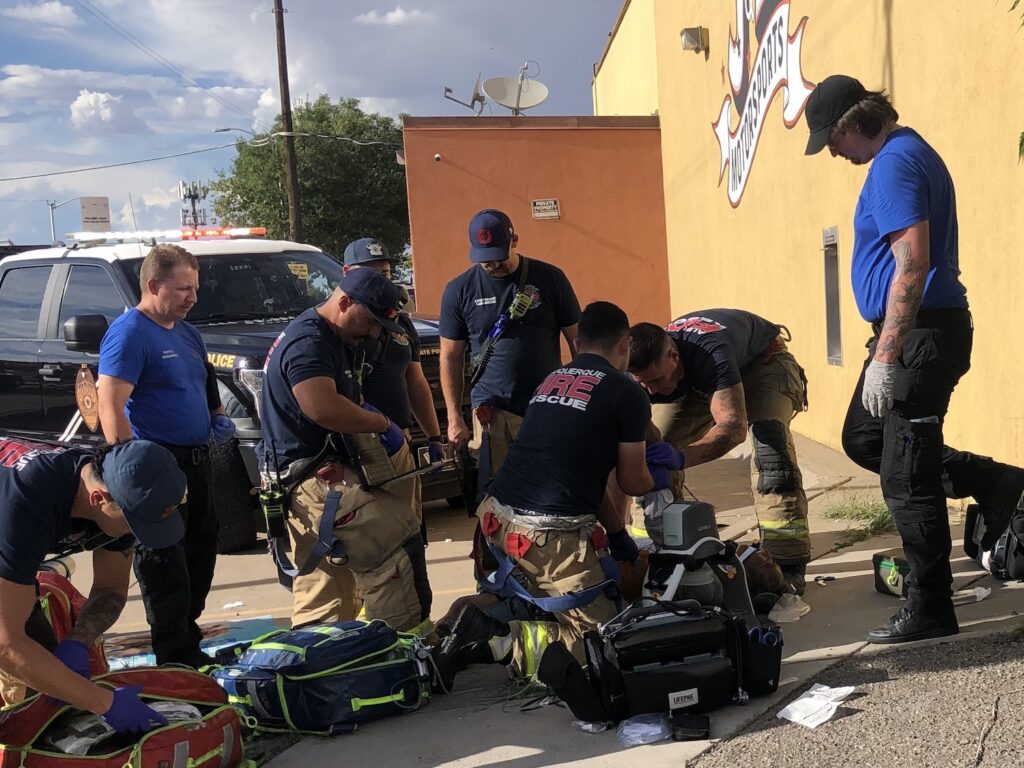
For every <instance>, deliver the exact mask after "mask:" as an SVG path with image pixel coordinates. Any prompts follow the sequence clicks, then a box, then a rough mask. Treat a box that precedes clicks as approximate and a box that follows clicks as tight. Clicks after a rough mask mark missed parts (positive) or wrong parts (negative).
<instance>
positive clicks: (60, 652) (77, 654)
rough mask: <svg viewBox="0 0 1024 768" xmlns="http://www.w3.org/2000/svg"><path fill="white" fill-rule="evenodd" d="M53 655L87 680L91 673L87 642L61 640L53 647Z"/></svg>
mask: <svg viewBox="0 0 1024 768" xmlns="http://www.w3.org/2000/svg"><path fill="white" fill-rule="evenodd" d="M53 655H54V656H56V657H57V658H58V659H60V663H61V664H63V665H64V666H65V667H67V668H68V669H70V670H71V671H72V672H74V673H75V674H77V675H81V676H82V677H84V678H85V679H86V680H88V679H89V678H90V675H89V649H88V648H86V647H85V643H83V642H81V641H79V640H71V639H68V640H61V641H60V643H58V644H57V647H56V648H54V649H53Z"/></svg>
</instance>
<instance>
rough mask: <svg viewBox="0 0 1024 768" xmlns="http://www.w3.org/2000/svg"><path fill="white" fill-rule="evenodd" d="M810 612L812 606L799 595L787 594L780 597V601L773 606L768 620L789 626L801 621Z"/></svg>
mask: <svg viewBox="0 0 1024 768" xmlns="http://www.w3.org/2000/svg"><path fill="white" fill-rule="evenodd" d="M810 611H811V606H809V605H808V604H807V603H805V602H804V601H803V600H801V599H800V597H799V595H794V594H789V593H787V594H785V595H783V596H782V597H780V598H779V601H778V602H777V603H776V604H775V605H774V606H772V609H771V611H770V612H769V613H768V618H769V619H771V620H772V621H776V622H778V623H779V624H787V623H789V622H793V621H799V620H800V617H801V616H805V615H806V614H808V613H810Z"/></svg>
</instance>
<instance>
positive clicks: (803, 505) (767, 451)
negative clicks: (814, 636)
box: [634, 338, 811, 591]
mask: <svg viewBox="0 0 1024 768" xmlns="http://www.w3.org/2000/svg"><path fill="white" fill-rule="evenodd" d="M775 350H776V351H774V353H773V354H771V355H770V357H768V358H767V359H765V360H757V361H755V362H754V363H753V364H751V365H750V366H749V367H748V368H747V369H746V370H745V371H743V373H742V379H743V381H742V384H743V398H744V400H745V402H746V409H747V422H748V424H749V425H750V432H751V435H752V436H753V439H754V455H753V459H752V461H751V490H752V492H753V496H754V512H755V514H756V515H757V526H758V532H759V535H760V540H761V547H762V549H764V550H765V551H766V552H768V553H769V554H770V555H771V556H772V558H773V559H774V560H775V561H776V562H777V563H778V564H779V565H780V566H781V567H782V568H783V569H784V570H785V569H787V568H793V567H796V568H799V567H800V566H801V565H805V564H806V563H807V562H808V561H809V560H810V554H811V539H810V532H809V530H808V527H807V494H806V493H805V492H804V487H803V476H802V475H801V473H800V466H799V464H798V463H797V457H796V449H795V448H794V446H793V435H792V433H791V432H790V422H792V420H793V417H794V416H795V415H796V414H797V413H799V412H801V411H804V410H806V409H807V385H806V381H805V378H804V373H803V369H801V367H800V365H799V364H798V363H797V361H796V358H794V357H793V355H792V354H791V353H790V352H789V351H788V349H787V348H786V344H785V342H784V341H783V340H782V339H781V338H778V339H776V341H775ZM651 421H652V422H653V424H654V426H656V427H657V428H658V429H659V430H660V431H661V434H662V437H663V438H664V439H665V440H667V441H668V442H670V443H671V444H672V445H674V446H675V447H676V448H679V449H682V448H685V447H686V446H688V445H690V444H692V443H694V442H695V441H697V440H699V439H700V438H701V437H703V436H704V435H705V434H707V432H708V431H709V430H710V429H711V428H712V427H713V426H714V425H715V422H714V419H713V418H712V416H711V406H710V403H709V401H708V400H707V399H706V398H703V397H700V396H694V395H689V394H688V395H686V396H685V397H683V398H681V399H680V400H677V401H676V402H674V403H668V404H664V405H660V404H659V405H654V406H652V408H651ZM684 478H685V473H684V472H677V473H675V479H674V480H675V484H676V488H675V491H676V495H677V497H682V496H684V495H686V494H685V493H684V489H683V488H682V483H683V481H684ZM639 517H640V523H641V524H642V521H643V510H642V509H641V510H639ZM636 523H637V521H636V510H635V508H634V524H636ZM799 586H800V591H802V585H799Z"/></svg>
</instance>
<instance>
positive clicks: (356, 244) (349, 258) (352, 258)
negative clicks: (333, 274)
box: [345, 237, 397, 266]
mask: <svg viewBox="0 0 1024 768" xmlns="http://www.w3.org/2000/svg"><path fill="white" fill-rule="evenodd" d="M385 260H386V261H397V259H393V258H391V256H390V255H389V254H388V249H387V247H385V245H384V243H382V242H381V241H380V240H376V239H374V238H372V237H363V238H360V239H359V240H354V241H352V242H351V243H349V244H348V245H347V246H345V264H346V265H347V266H353V265H354V264H365V263H366V262H368V261H385Z"/></svg>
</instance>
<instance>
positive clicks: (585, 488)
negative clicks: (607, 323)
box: [489, 354, 651, 517]
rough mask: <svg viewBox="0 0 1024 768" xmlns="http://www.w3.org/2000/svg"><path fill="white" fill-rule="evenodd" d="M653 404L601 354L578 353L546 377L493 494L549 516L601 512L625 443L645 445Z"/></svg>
mask: <svg viewBox="0 0 1024 768" xmlns="http://www.w3.org/2000/svg"><path fill="white" fill-rule="evenodd" d="M650 418H651V405H650V402H649V400H648V399H647V393H645V392H644V391H643V390H642V389H641V388H640V386H639V385H638V384H637V383H636V382H635V381H634V380H633V378H632V377H631V376H629V375H627V374H625V373H622V372H620V371H618V370H617V369H616V368H614V367H613V366H612V365H611V363H609V362H608V361H607V360H606V359H604V358H603V357H601V356H600V355H592V354H585V355H579V356H578V357H577V358H576V359H575V360H573V361H572V362H571V363H570V364H569V365H567V366H565V367H563V368H559V369H558V370H555V371H552V372H551V373H550V374H549V375H548V376H547V378H545V379H544V380H543V381H542V382H541V384H540V386H539V387H537V391H536V393H535V394H534V396H533V398H532V399H531V400H530V405H529V407H528V408H527V409H526V417H525V418H524V419H523V425H522V427H520V429H519V435H518V436H517V437H516V441H515V442H514V443H512V446H511V447H510V448H509V451H508V456H507V457H506V458H505V463H504V464H502V465H501V469H499V470H498V475H497V477H495V478H494V481H493V482H492V483H491V487H490V488H489V492H490V493H491V495H493V496H494V498H496V499H497V500H498V501H500V502H502V503H503V504H508V505H510V506H513V507H520V508H522V509H527V510H530V511H533V512H539V513H541V514H545V515H560V516H569V517H572V516H576V515H586V514H595V513H596V512H597V510H598V507H599V506H600V504H601V497H602V496H603V495H604V489H605V485H606V483H607V481H608V473H610V472H611V471H612V470H613V469H614V468H615V465H616V464H617V463H618V453H619V443H639V442H643V440H644V437H645V435H646V433H647V424H648V422H649V421H650Z"/></svg>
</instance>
